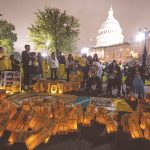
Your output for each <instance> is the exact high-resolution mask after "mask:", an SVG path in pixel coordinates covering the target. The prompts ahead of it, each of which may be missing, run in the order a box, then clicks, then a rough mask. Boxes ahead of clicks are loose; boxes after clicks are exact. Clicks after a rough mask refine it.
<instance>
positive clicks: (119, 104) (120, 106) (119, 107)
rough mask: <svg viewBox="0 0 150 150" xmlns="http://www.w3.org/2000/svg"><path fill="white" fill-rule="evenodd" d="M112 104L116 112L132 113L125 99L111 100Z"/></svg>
mask: <svg viewBox="0 0 150 150" xmlns="http://www.w3.org/2000/svg"><path fill="white" fill-rule="evenodd" d="M112 103H113V104H114V107H115V110H116V111H125V112H133V110H132V108H131V107H130V106H129V105H128V103H127V102H126V101H125V99H113V101H112Z"/></svg>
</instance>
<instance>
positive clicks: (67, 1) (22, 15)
mask: <svg viewBox="0 0 150 150" xmlns="http://www.w3.org/2000/svg"><path fill="white" fill-rule="evenodd" d="M111 4H112V8H113V10H114V17H115V18H116V19H117V20H118V21H119V23H120V25H121V28H122V30H123V34H124V36H125V41H131V40H134V37H135V35H136V33H137V32H138V30H139V28H144V27H147V28H149V29H150V0H0V13H1V14H3V18H4V19H7V20H8V21H9V22H11V23H13V24H14V25H15V26H16V33H17V34H18V41H17V42H16V44H15V48H16V50H18V51H22V50H23V49H24V44H26V43H28V39H27V34H28V30H27V28H28V27H30V25H31V24H32V23H33V22H34V20H35V14H34V12H36V11H37V9H40V10H43V9H44V8H45V7H52V8H53V7H56V8H59V9H61V10H67V13H68V14H70V15H74V16H75V17H76V18H78V19H79V20H80V25H81V26H80V31H81V34H80V41H79V43H78V49H80V48H81V47H85V46H89V45H95V44H96V36H97V34H98V30H99V28H100V26H101V24H102V23H103V22H104V21H105V20H106V18H107V15H108V10H109V8H110V6H111ZM90 39H93V40H90Z"/></svg>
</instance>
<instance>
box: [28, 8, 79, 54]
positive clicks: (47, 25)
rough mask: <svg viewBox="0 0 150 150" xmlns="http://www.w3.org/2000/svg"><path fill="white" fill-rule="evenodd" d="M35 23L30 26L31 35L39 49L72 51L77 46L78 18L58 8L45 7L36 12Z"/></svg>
mask: <svg viewBox="0 0 150 150" xmlns="http://www.w3.org/2000/svg"><path fill="white" fill-rule="evenodd" d="M35 14H36V16H37V20H36V21H35V25H32V26H31V27H30V28H29V31H30V33H29V36H30V38H31V41H32V42H33V43H34V44H35V48H36V49H37V50H41V49H47V50H48V51H50V52H52V51H55V52H58V51H63V52H71V51H73V50H74V49H75V48H76V42H77V40H78V35H79V23H78V19H76V18H75V17H74V16H69V15H67V14H66V11H63V12H61V11H60V10H59V9H57V8H45V10H44V11H41V10H38V12H37V13H35Z"/></svg>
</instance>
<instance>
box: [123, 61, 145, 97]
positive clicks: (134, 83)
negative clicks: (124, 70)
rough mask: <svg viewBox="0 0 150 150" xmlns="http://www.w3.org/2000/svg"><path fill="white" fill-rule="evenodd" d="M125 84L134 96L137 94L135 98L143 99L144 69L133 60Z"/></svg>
mask: <svg viewBox="0 0 150 150" xmlns="http://www.w3.org/2000/svg"><path fill="white" fill-rule="evenodd" d="M125 83H126V85H127V86H129V87H130V89H131V91H132V92H133V93H134V94H135V95H136V94H137V96H138V97H137V98H139V99H143V98H144V96H145V93H144V91H145V90H144V83H145V69H144V67H142V66H141V65H140V62H139V61H138V60H135V61H134V62H133V67H131V68H129V71H128V75H127V79H126V81H125Z"/></svg>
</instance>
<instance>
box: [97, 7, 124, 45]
mask: <svg viewBox="0 0 150 150" xmlns="http://www.w3.org/2000/svg"><path fill="white" fill-rule="evenodd" d="M123 39H124V36H123V34H122V29H121V27H120V24H119V22H118V21H117V20H116V19H115V18H114V16H113V10H112V8H110V10H109V12H108V17H107V20H106V21H105V22H104V23H103V24H102V26H101V28H100V29H99V35H98V36H97V43H96V47H102V46H110V45H115V44H120V43H123Z"/></svg>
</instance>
